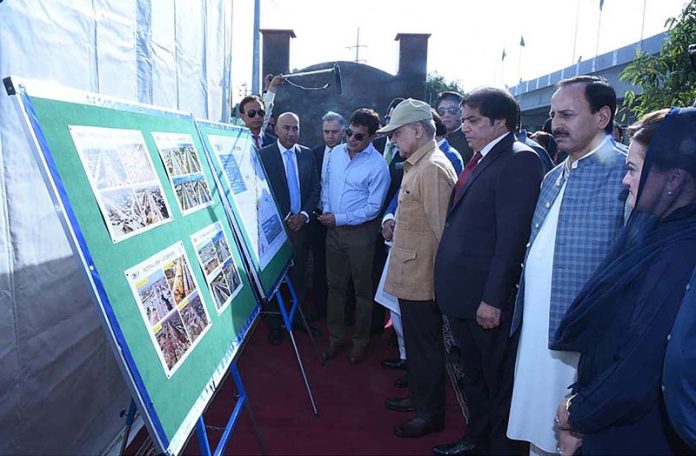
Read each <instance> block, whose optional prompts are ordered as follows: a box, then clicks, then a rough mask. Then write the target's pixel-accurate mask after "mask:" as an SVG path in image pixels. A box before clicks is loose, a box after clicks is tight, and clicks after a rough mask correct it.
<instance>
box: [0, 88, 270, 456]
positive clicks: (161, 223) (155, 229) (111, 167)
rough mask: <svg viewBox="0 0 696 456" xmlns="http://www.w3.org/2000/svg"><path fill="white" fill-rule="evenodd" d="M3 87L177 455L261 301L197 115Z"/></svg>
mask: <svg viewBox="0 0 696 456" xmlns="http://www.w3.org/2000/svg"><path fill="white" fill-rule="evenodd" d="M5 85H6V88H7V91H8V93H10V94H11V95H15V96H13V97H12V98H13V99H14V101H15V104H16V105H17V107H18V108H19V112H20V114H21V115H22V116H23V118H24V120H25V121H26V126H27V133H28V135H29V138H30V140H31V141H32V144H33V145H34V148H35V151H36V155H37V159H38V161H39V163H40V164H41V165H42V166H41V168H42V173H43V175H44V178H45V180H46V183H47V186H48V187H49V190H50V193H51V194H52V198H53V200H54V203H55V205H56V208H57V209H58V211H59V213H60V215H61V219H62V220H61V221H62V223H63V225H64V228H65V230H66V233H67V235H68V238H69V240H70V242H71V243H72V245H73V247H74V249H75V252H76V253H77V254H78V255H79V256H80V258H81V260H82V263H83V265H84V268H85V273H86V276H87V278H88V280H89V283H90V285H91V287H92V289H93V291H94V295H95V298H96V302H97V304H98V307H99V310H100V312H101V316H102V317H103V318H102V321H103V324H104V327H105V330H106V332H107V334H108V335H109V337H110V339H111V341H112V342H113V344H114V347H115V348H116V353H117V358H118V360H119V361H120V364H121V367H122V369H123V372H124V374H125V376H126V377H127V379H128V380H129V383H130V386H131V389H132V393H133V397H134V399H135V400H136V401H137V402H138V405H139V409H140V411H141V413H142V416H143V418H144V420H145V422H146V425H147V426H148V428H149V431H150V433H151V435H152V437H153V440H154V441H155V442H156V443H157V445H158V446H159V449H160V450H161V451H163V452H167V453H178V452H180V451H181V450H182V448H183V447H184V445H185V443H186V441H187V439H188V437H189V435H190V433H191V430H192V429H193V427H194V426H195V424H196V421H197V420H198V419H199V417H200V415H201V413H202V412H203V410H204V409H205V407H206V406H207V404H208V402H209V401H210V399H211V398H212V396H213V393H214V392H215V389H216V387H217V386H218V384H219V383H220V381H221V380H222V378H223V376H224V375H225V373H226V372H227V370H228V368H229V366H230V364H231V362H232V361H233V359H234V357H235V355H236V354H237V353H238V351H239V349H240V347H241V345H242V343H243V339H244V337H245V336H246V335H247V333H248V331H249V330H250V328H251V327H252V325H253V323H254V321H255V319H256V317H257V316H258V312H259V308H258V305H257V300H256V298H255V294H254V293H253V289H252V287H253V285H252V284H251V283H250V281H249V279H248V274H247V273H246V271H245V269H244V264H243V259H242V255H241V251H240V248H239V247H238V245H237V244H236V242H235V239H236V238H235V233H234V231H233V229H232V228H231V226H230V220H229V219H228V217H227V214H226V212H225V208H224V206H223V201H222V198H223V195H222V194H221V192H220V190H219V188H218V186H217V185H215V182H216V178H215V176H214V175H213V173H212V172H211V169H210V166H209V161H208V160H207V158H206V156H205V153H204V147H203V144H202V143H201V140H200V137H199V134H198V131H197V128H196V125H195V123H194V119H193V117H191V116H190V115H185V114H182V113H178V112H172V111H165V110H159V109H155V108H152V107H147V106H142V105H135V104H129V103H125V102H120V101H117V100H112V99H107V98H103V97H99V96H97V95H94V94H85V93H82V92H74V91H67V90H55V89H50V90H49V89H48V88H46V87H44V86H36V85H32V84H28V83H22V82H18V81H16V80H13V81H10V80H6V81H5ZM75 407H76V408H79V404H75ZM115 419H116V418H115Z"/></svg>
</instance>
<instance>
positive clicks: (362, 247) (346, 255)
mask: <svg viewBox="0 0 696 456" xmlns="http://www.w3.org/2000/svg"><path fill="white" fill-rule="evenodd" d="M378 128H379V116H378V115H377V113H376V112H374V111H373V110H371V109H367V108H361V109H358V110H357V111H355V112H354V113H353V114H352V115H351V117H350V121H349V127H348V129H347V130H346V144H343V145H340V146H339V147H337V148H335V149H334V150H333V151H332V152H331V153H330V154H329V158H328V159H327V167H326V174H327V175H326V177H325V178H324V180H323V185H322V191H321V199H322V207H323V211H324V212H323V214H321V215H319V216H318V219H319V222H321V224H322V225H324V226H326V227H327V228H328V230H327V235H326V277H327V283H328V289H329V293H328V302H327V315H326V323H327V327H328V330H329V345H328V347H327V349H326V351H325V352H324V354H323V355H322V359H323V360H324V361H326V360H329V359H332V358H334V357H335V356H336V355H338V354H339V353H340V352H341V351H342V350H343V349H344V345H345V339H346V323H345V319H344V309H345V305H346V299H347V295H348V284H349V281H350V279H351V278H352V279H353V287H354V291H355V334H354V335H353V339H352V340H353V346H352V348H351V350H350V352H349V353H348V361H349V362H350V363H351V364H357V363H359V362H361V361H363V360H364V359H365V357H366V355H367V346H368V344H369V342H370V325H371V321H372V306H373V296H374V288H373V277H372V271H373V260H374V252H375V242H376V240H377V234H378V229H379V224H378V221H377V216H378V215H379V212H380V210H381V208H382V204H383V203H384V197H385V195H386V193H387V188H388V187H389V181H390V179H389V169H388V167H387V163H386V161H384V159H383V158H382V156H381V155H380V153H379V152H378V151H377V150H376V149H375V148H374V146H373V145H372V143H371V141H372V139H373V138H374V136H375V132H376V131H377V129H378Z"/></svg>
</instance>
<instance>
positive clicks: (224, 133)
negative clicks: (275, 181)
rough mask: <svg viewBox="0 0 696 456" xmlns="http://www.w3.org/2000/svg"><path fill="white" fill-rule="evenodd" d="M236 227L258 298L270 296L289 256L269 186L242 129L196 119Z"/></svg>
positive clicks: (246, 130)
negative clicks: (256, 288) (258, 294)
mask: <svg viewBox="0 0 696 456" xmlns="http://www.w3.org/2000/svg"><path fill="white" fill-rule="evenodd" d="M196 125H197V126H198V131H199V132H200V135H201V138H202V140H203V144H204V146H205V147H206V148H207V151H208V157H209V158H210V160H211V162H212V166H213V169H214V170H215V173H216V178H217V180H218V183H219V185H220V187H221V188H222V189H223V192H224V194H225V197H226V203H227V204H228V207H229V212H230V213H231V214H232V215H233V217H234V219H235V223H234V224H233V225H234V226H235V227H237V228H238V230H237V235H238V236H240V238H241V239H242V242H241V243H240V244H241V245H242V247H243V248H244V250H245V254H246V257H247V259H248V261H249V264H250V270H251V273H252V276H253V278H254V281H255V283H256V285H257V287H258V290H259V293H260V296H261V297H262V298H263V299H265V300H270V299H271V297H272V295H273V292H274V291H275V289H276V288H277V286H278V281H279V280H280V279H282V277H283V275H284V273H285V271H286V270H287V268H288V266H289V264H290V260H291V259H292V255H293V248H292V244H291V243H290V241H289V239H288V236H287V233H286V231H285V222H284V216H285V214H281V213H280V212H279V211H278V205H277V203H276V200H275V198H274V196H273V190H272V189H271V184H270V182H268V179H267V178H266V172H265V170H264V168H263V164H262V163H261V159H260V157H259V156H258V155H257V153H256V149H255V148H254V147H253V145H252V140H251V134H250V132H249V130H248V129H246V128H242V127H235V126H232V125H227V124H221V123H214V122H207V121H201V120H196Z"/></svg>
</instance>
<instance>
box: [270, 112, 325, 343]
mask: <svg viewBox="0 0 696 456" xmlns="http://www.w3.org/2000/svg"><path fill="white" fill-rule="evenodd" d="M276 133H277V134H278V140H277V141H276V142H275V143H274V144H271V145H270V146H266V147H264V148H262V149H261V150H259V156H260V157H261V162H262V163H263V166H264V168H265V169H266V174H267V175H268V180H269V182H270V183H271V189H272V190H273V195H274V196H275V199H276V202H277V203H278V208H279V209H280V211H281V213H282V214H283V215H284V216H285V223H286V225H287V231H288V236H289V237H290V241H291V242H292V245H293V247H294V249H295V255H294V258H293V262H294V266H293V267H292V268H291V269H290V278H291V279H292V283H293V285H294V287H295V290H296V292H297V297H298V299H299V300H300V302H302V301H303V300H304V295H305V291H306V283H305V272H306V266H307V255H308V245H309V239H308V232H309V230H308V229H307V226H308V225H307V222H308V221H309V217H310V214H311V213H312V211H314V209H316V207H317V204H318V203H319V194H320V192H321V185H320V183H319V174H318V173H317V167H316V164H315V162H314V154H313V153H312V151H311V150H310V149H309V148H307V147H304V146H300V145H299V144H297V141H298V139H299V137H300V119H299V117H297V115H296V114H294V113H292V112H285V113H283V114H281V115H280V116H278V121H277V123H276ZM269 326H270V333H269V340H270V341H271V343H272V344H274V345H276V344H277V343H279V342H280V335H281V332H280V319H279V318H269Z"/></svg>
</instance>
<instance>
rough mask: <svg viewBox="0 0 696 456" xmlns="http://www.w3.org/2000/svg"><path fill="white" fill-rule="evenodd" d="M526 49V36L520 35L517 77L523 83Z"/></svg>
mask: <svg viewBox="0 0 696 456" xmlns="http://www.w3.org/2000/svg"><path fill="white" fill-rule="evenodd" d="M525 47H526V45H525V44H524V36H523V35H520V53H519V55H518V56H517V77H518V79H519V82H522V52H524V48H525ZM519 82H518V84H519Z"/></svg>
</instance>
